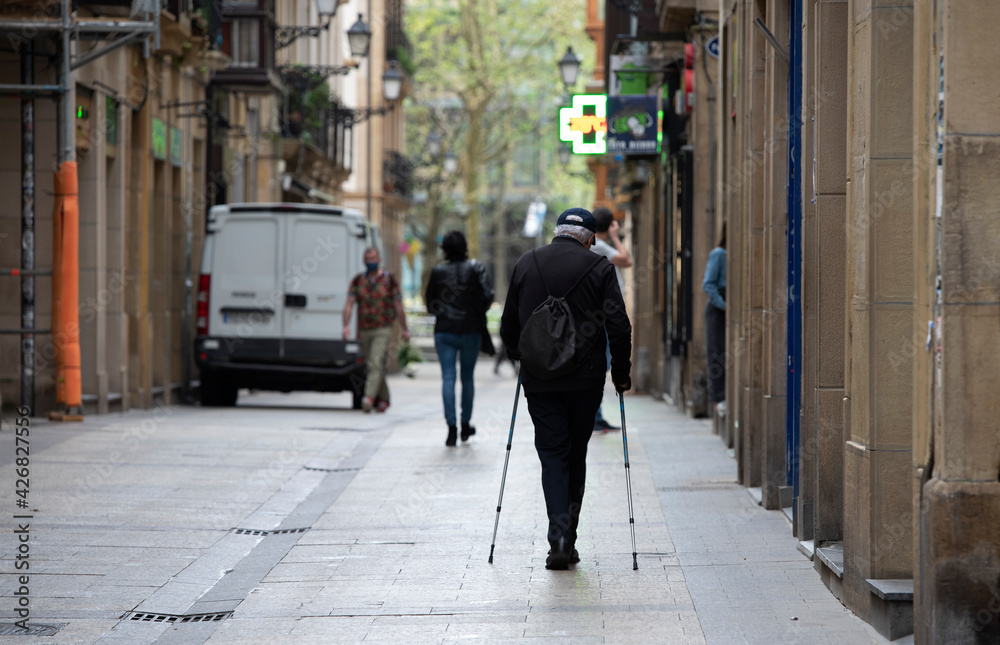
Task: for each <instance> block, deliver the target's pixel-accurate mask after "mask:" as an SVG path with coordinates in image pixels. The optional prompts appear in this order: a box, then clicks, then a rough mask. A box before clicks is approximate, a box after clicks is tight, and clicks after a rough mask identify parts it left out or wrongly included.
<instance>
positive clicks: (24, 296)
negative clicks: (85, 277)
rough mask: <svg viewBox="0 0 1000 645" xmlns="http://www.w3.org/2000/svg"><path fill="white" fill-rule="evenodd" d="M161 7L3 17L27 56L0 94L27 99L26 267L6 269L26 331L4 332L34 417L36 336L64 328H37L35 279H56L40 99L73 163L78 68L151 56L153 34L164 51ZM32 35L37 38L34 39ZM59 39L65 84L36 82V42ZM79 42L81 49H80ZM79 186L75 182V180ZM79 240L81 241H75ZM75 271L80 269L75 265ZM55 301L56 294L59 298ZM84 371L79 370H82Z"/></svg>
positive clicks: (66, 9) (143, 2) (147, 0)
mask: <svg viewBox="0 0 1000 645" xmlns="http://www.w3.org/2000/svg"><path fill="white" fill-rule="evenodd" d="M160 3H161V0H140V2H137V3H133V7H134V8H135V9H137V10H138V11H137V12H134V13H133V16H139V17H141V18H142V19H141V20H135V19H132V18H131V17H130V18H129V19H128V20H118V19H113V18H87V19H78V18H76V17H75V16H74V15H73V12H72V10H71V3H70V0H60V16H59V17H58V18H41V19H40V18H38V17H35V16H28V17H24V18H2V19H0V33H4V32H7V33H8V34H9V35H10V38H9V40H10V41H11V42H12V43H14V44H15V46H17V47H18V48H19V52H20V54H21V79H20V80H21V82H20V83H16V84H0V92H2V93H6V94H19V95H20V97H21V117H22V126H21V127H22V129H21V161H22V163H21V236H20V237H21V263H20V268H19V269H3V268H0V277H2V276H16V277H19V278H20V280H21V316H20V318H21V328H20V329H0V334H17V335H19V336H20V337H21V343H20V349H21V352H20V353H21V358H20V360H21V364H20V377H21V378H20V382H21V401H20V405H21V407H22V408H27V410H28V414H29V415H32V414H34V413H35V396H34V394H35V336H36V335H38V334H44V333H52V334H57V333H58V332H59V331H60V329H59V328H57V327H56V325H55V324H53V326H52V327H53V328H52V330H49V331H47V330H40V329H37V328H36V326H35V276H36V275H46V274H48V275H51V274H52V272H51V271H46V270H42V271H39V270H36V269H35V171H36V166H35V150H34V147H35V97H36V96H38V95H48V96H50V97H51V98H53V99H54V100H55V101H56V102H57V113H58V114H59V115H60V116H59V118H58V119H57V120H56V139H57V141H58V142H59V143H58V148H59V151H58V159H59V162H60V164H62V163H64V162H72V161H73V160H74V159H73V157H74V149H75V141H74V136H73V133H74V132H75V128H74V120H75V118H76V109H75V100H74V97H75V87H74V83H73V78H72V73H73V70H75V69H78V68H80V67H82V66H84V65H86V64H88V63H91V62H93V61H95V60H97V59H99V58H100V57H102V56H104V55H105V54H108V53H110V52H112V51H114V50H116V49H119V48H120V47H123V46H125V45H128V44H131V43H137V42H141V43H142V46H143V55H144V57H145V58H148V57H149V56H150V54H151V51H152V50H151V49H150V41H149V36H152V37H153V43H152V46H153V50H156V49H159V48H160ZM26 34H31V37H28V36H27V35H26ZM56 34H57V35H58V39H59V58H60V67H59V70H60V72H59V75H60V78H59V83H58V84H57V85H51V84H36V83H35V74H34V61H33V58H34V54H35V51H34V41H35V39H36V38H38V37H39V36H44V35H56ZM85 41H86V42H91V43H93V42H97V43H104V44H103V45H102V46H100V47H98V48H96V49H88V50H86V51H83V50H82V48H81V46H80V45H81V43H82V42H85ZM74 43H75V51H74ZM74 183H75V182H74ZM74 239H75V238H74ZM61 252H62V249H59V248H55V249H53V258H55V259H56V261H57V262H58V259H59V257H60V254H61ZM71 269H73V270H74V272H75V267H71ZM53 297H55V294H53ZM65 315H66V316H69V317H71V319H72V320H67V318H66V317H65V316H64V317H63V318H62V319H61V320H60V323H61V326H63V327H66V326H67V322H70V323H71V324H72V325H73V326H76V321H77V315H78V312H77V311H76V307H75V306H74V307H73V311H66V312H65ZM77 368H79V366H77ZM68 412H69V414H71V415H74V416H76V415H80V414H82V410H68Z"/></svg>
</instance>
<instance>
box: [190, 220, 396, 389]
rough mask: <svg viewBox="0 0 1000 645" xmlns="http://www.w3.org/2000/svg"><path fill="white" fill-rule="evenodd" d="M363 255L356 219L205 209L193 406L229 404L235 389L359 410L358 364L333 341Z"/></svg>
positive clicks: (365, 226) (358, 357) (373, 241)
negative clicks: (322, 398)
mask: <svg viewBox="0 0 1000 645" xmlns="http://www.w3.org/2000/svg"><path fill="white" fill-rule="evenodd" d="M369 246H376V247H378V246H379V240H378V234H377V230H376V229H375V228H374V227H373V226H372V225H370V224H369V223H368V222H367V221H365V218H364V216H363V215H362V214H361V212H360V211H357V210H352V209H346V208H336V207H330V206H318V205H313V204H228V205H223V206H215V207H213V208H212V209H211V210H210V211H209V216H208V226H207V234H206V236H205V248H204V251H203V253H202V259H201V277H200V280H199V284H198V300H197V314H196V315H197V337H196V339H195V346H194V352H195V361H196V363H197V365H198V368H199V370H200V371H201V387H200V392H201V403H202V405H213V406H216V405H217V406H231V405H235V404H236V398H237V392H238V390H239V388H255V389H261V390H280V391H282V392H291V391H294V390H316V391H321V392H341V391H344V390H349V391H351V392H352V395H353V406H354V408H360V407H361V398H362V388H363V384H364V376H365V362H364V356H363V355H362V351H361V344H360V343H359V342H357V341H345V339H344V338H342V333H343V332H342V328H343V318H342V316H343V310H344V303H345V301H346V300H347V287H348V283H349V282H350V280H351V278H352V277H353V276H354V275H355V274H357V273H359V272H360V271H361V270H362V269H363V268H364V260H363V255H364V250H365V248H367V247H369ZM354 318H356V316H355V317H354ZM356 324H357V323H356V322H353V321H352V337H353V338H357V334H356V332H357V330H356V329H354V328H353V325H356Z"/></svg>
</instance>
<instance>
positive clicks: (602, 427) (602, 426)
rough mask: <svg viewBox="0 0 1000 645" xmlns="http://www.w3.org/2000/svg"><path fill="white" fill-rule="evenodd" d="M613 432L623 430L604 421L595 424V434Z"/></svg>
mask: <svg viewBox="0 0 1000 645" xmlns="http://www.w3.org/2000/svg"><path fill="white" fill-rule="evenodd" d="M612 430H621V428H619V427H618V426H616V425H612V424H611V423H608V422H607V421H606V420H604V419H601V420H600V421H595V422H594V432H611V431H612Z"/></svg>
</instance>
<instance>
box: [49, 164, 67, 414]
mask: <svg viewBox="0 0 1000 645" xmlns="http://www.w3.org/2000/svg"><path fill="white" fill-rule="evenodd" d="M52 177H53V188H54V190H55V194H56V198H55V201H54V203H53V205H52V346H53V348H54V349H55V361H56V410H57V411H59V412H61V411H62V409H63V408H64V407H65V406H66V363H65V359H64V357H63V338H62V324H61V322H60V318H59V314H60V309H61V307H60V304H61V303H60V300H61V297H60V296H61V294H60V292H59V289H60V288H61V287H62V273H61V271H62V198H63V182H62V171H57V172H55V173H53V175H52Z"/></svg>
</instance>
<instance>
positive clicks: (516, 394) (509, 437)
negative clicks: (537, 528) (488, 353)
mask: <svg viewBox="0 0 1000 645" xmlns="http://www.w3.org/2000/svg"><path fill="white" fill-rule="evenodd" d="M520 396H521V375H520V374H518V376H517V389H516V390H514V411H513V412H511V414H510V433H509V434H508V435H507V455H506V456H505V457H504V458H503V477H502V478H501V479H500V497H499V498H498V499H497V519H496V521H494V522H493V541H492V542H490V564H493V549H495V548H496V545H497V527H498V526H500V505H501V504H502V503H503V487H504V484H506V483H507V464H508V463H509V462H510V444H511V442H513V441H514V419H515V418H517V399H518V398H519V397H520ZM623 409H624V408H623ZM633 541H634V540H633Z"/></svg>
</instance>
